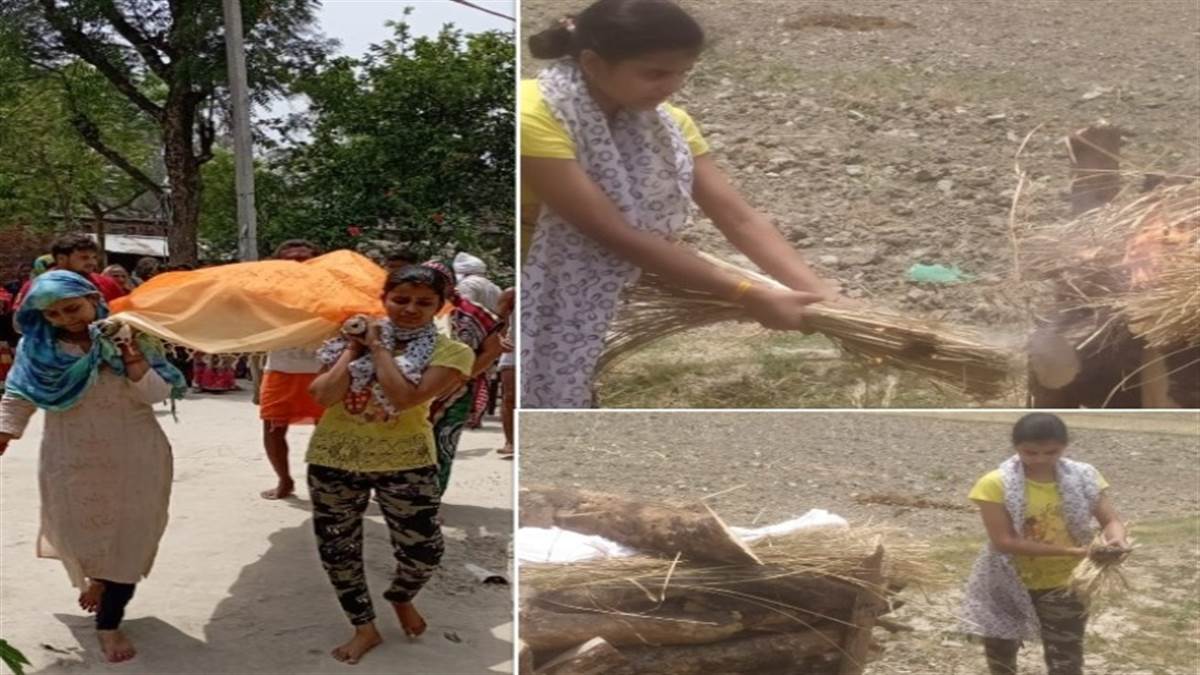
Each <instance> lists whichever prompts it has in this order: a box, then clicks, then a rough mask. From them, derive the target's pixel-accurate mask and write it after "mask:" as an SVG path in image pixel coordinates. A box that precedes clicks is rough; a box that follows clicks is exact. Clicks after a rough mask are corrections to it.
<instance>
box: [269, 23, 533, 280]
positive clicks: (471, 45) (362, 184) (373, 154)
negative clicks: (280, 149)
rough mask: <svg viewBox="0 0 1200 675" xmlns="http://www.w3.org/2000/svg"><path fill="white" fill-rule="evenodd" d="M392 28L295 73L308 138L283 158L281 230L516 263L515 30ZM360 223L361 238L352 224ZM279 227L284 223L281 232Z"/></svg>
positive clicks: (342, 242) (337, 241)
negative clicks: (365, 50)
mask: <svg viewBox="0 0 1200 675" xmlns="http://www.w3.org/2000/svg"><path fill="white" fill-rule="evenodd" d="M392 27H393V28H394V30H395V37H394V38H393V39H391V40H388V41H386V42H384V43H383V44H381V45H375V46H373V47H372V49H371V51H370V53H369V54H368V56H367V57H366V58H365V59H363V60H361V61H356V60H353V59H339V60H337V61H335V62H333V63H331V64H330V65H329V67H327V68H325V69H323V70H321V71H320V72H319V73H316V74H314V75H313V76H312V77H309V78H306V79H304V80H302V81H301V82H300V83H298V88H299V91H300V92H301V93H304V94H306V95H307V96H308V97H309V98H310V100H311V111H310V116H309V118H308V119H307V120H306V123H305V124H304V125H302V126H300V127H298V128H293V129H291V131H293V132H297V131H300V132H304V133H305V134H306V135H307V141H306V142H304V143H302V144H300V145H298V146H296V147H295V148H294V149H293V150H292V151H291V152H290V153H288V155H287V156H286V158H285V159H284V161H283V162H282V163H281V169H282V170H283V171H284V172H285V175H287V176H289V180H290V181H291V182H292V186H293V193H294V194H295V195H296V199H295V200H294V201H293V202H291V203H290V204H289V207H290V208H288V209H287V210H286V212H284V213H281V214H280V216H281V217H285V218H286V219H287V220H288V226H287V227H286V228H284V229H286V230H287V231H288V232H289V233H293V234H302V233H303V234H306V235H307V236H310V237H311V238H315V239H319V240H321V241H322V242H323V243H324V244H326V245H328V246H352V245H354V244H355V243H356V240H363V239H367V240H389V241H395V242H400V243H403V244H404V245H405V246H406V247H408V248H410V249H411V250H414V251H415V252H416V253H418V255H421V256H434V255H445V254H446V253H447V252H450V250H451V249H456V250H469V251H472V252H474V253H477V254H482V255H483V257H485V259H488V261H489V262H490V263H492V267H493V269H495V268H496V267H497V265H496V263H497V262H499V261H504V265H503V267H506V268H507V267H511V261H512V255H513V232H514V210H515V208H514V180H513V178H514V174H515V169H516V156H515V152H516V149H515V129H514V111H515V105H514V89H515V80H514V72H515V71H514V62H513V61H514V58H515V51H514V46H513V37H512V35H511V34H506V33H500V32H488V33H480V34H474V35H464V34H463V33H462V32H461V31H456V30H453V29H451V28H446V29H445V30H443V31H442V33H441V34H439V35H438V36H436V37H434V38H416V39H414V38H412V37H411V36H410V35H409V33H408V29H407V27H406V26H405V25H404V24H392ZM349 228H357V229H356V230H353V231H356V232H357V231H361V234H360V235H359V236H357V237H355V236H353V235H352V234H351V230H350V229H349ZM281 233H282V232H281Z"/></svg>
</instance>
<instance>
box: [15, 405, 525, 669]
mask: <svg viewBox="0 0 1200 675" xmlns="http://www.w3.org/2000/svg"><path fill="white" fill-rule="evenodd" d="M159 423H160V424H161V425H162V426H163V429H164V430H165V431H166V432H167V435H168V436H169V437H170V439H171V443H172V446H173V448H174V454H175V482H174V485H173V488H172V497H171V520H170V523H169V525H168V526H167V531H166V534H165V536H164V537H163V540H162V543H161V545H160V548H159V553H158V559H157V560H156V561H155V565H154V569H153V571H152V572H151V574H150V576H149V577H148V578H147V579H146V580H144V581H143V582H142V583H141V584H139V586H138V588H137V593H136V596H135V597H134V599H133V601H132V603H131V604H130V607H129V612H128V614H127V615H126V621H125V623H124V624H123V627H124V629H125V630H126V632H127V634H128V635H129V636H130V638H131V639H132V640H133V641H134V643H135V644H136V646H137V648H138V650H139V654H138V656H137V657H136V658H135V659H134V660H133V661H131V662H129V663H123V664H115V665H110V664H106V663H104V662H103V659H102V656H101V655H100V653H99V649H98V646H97V643H96V638H95V633H94V629H93V624H92V619H91V617H90V616H88V615H85V614H84V613H83V611H82V610H80V609H79V608H78V606H76V603H75V600H76V596H77V595H78V592H77V591H75V590H74V589H73V588H72V587H71V585H70V583H69V581H68V580H67V575H66V573H65V572H64V571H63V569H62V565H61V564H60V563H59V562H58V561H56V560H40V559H38V558H37V557H36V556H35V553H34V545H35V542H36V538H37V530H38V488H37V462H38V444H39V443H40V436H41V429H42V419H41V415H40V414H39V415H38V416H37V417H36V418H35V419H34V420H33V421H32V423H31V424H30V427H29V431H28V432H27V435H26V437H25V438H23V439H21V440H19V441H14V442H13V443H12V444H10V445H9V449H8V451H7V452H6V453H5V455H4V457H3V458H0V487H2V492H0V532H2V533H3V541H2V544H0V546H2V547H0V608H2V611H0V637H3V638H4V639H6V640H8V642H9V643H10V644H12V645H13V646H15V647H16V648H18V649H20V650H21V651H22V652H24V654H25V655H26V657H28V658H29V660H30V661H32V663H33V665H32V667H30V668H29V669H28V670H27V671H26V672H30V673H80V674H82V673H126V674H129V675H132V674H135V673H136V674H139V675H167V674H173V675H184V674H188V675H191V674H195V675H201V674H203V675H209V674H214V673H229V674H233V673H239V674H240V673H261V674H268V673H270V674H275V673H341V672H346V673H380V674H382V673H395V672H396V669H397V664H404V665H403V670H404V672H408V673H419V674H423V675H425V674H427V675H459V674H463V673H480V674H483V673H511V672H512V671H513V667H512V660H511V657H512V593H511V588H509V587H507V586H499V585H483V584H481V583H479V582H478V581H477V580H476V579H475V577H474V576H473V575H472V574H471V573H470V572H469V571H468V570H467V568H466V564H468V563H472V564H475V565H478V566H481V567H483V568H486V569H489V570H494V571H497V572H499V573H501V574H504V575H507V576H509V578H511V569H510V568H511V556H510V542H511V533H512V478H511V476H512V463H511V462H506V461H504V460H501V459H499V458H498V457H497V456H496V453H495V452H494V450H495V448H497V447H499V446H500V445H502V444H503V438H502V435H501V433H500V429H499V423H498V421H497V420H496V419H494V418H489V419H488V420H487V421H486V423H485V426H484V428H483V429H482V430H479V431H468V432H467V433H465V434H464V436H463V440H462V445H461V446H460V450H459V455H458V459H457V461H456V463H455V468H454V474H453V477H452V481H451V485H450V490H449V491H448V492H447V494H446V499H445V501H444V503H443V507H442V512H441V515H442V520H443V533H444V535H445V537H446V554H445V557H444V559H443V561H442V566H441V568H440V569H439V570H438V572H437V574H436V575H435V577H434V578H433V580H432V581H431V582H430V583H429V585H428V586H426V588H425V590H424V591H423V592H422V593H421V595H420V596H419V597H418V598H417V605H418V607H419V608H420V609H421V611H422V612H424V614H425V616H426V618H427V620H428V621H429V624H430V625H429V632H428V633H426V635H425V636H424V637H422V638H421V639H419V640H415V641H410V640H408V639H406V638H405V637H404V634H403V633H402V632H401V631H400V629H399V626H398V625H396V621H395V617H394V616H389V608H388V607H387V604H386V602H385V601H384V600H383V599H382V597H381V596H380V594H381V593H382V592H383V590H384V589H386V587H387V583H388V579H389V578H390V575H391V571H392V569H393V567H394V560H393V558H392V553H391V546H390V544H389V543H388V535H387V529H386V527H385V526H384V523H383V518H382V516H381V515H380V513H379V509H378V507H377V506H376V505H374V504H372V505H371V507H370V509H369V510H368V512H367V522H366V546H365V549H366V553H365V557H366V566H367V575H368V579H369V581H370V584H371V591H372V598H373V600H374V602H375V608H376V611H377V612H378V613H379V624H378V625H379V626H380V631H381V632H382V633H383V637H384V644H383V645H382V646H380V647H378V648H376V650H375V651H373V652H371V653H370V654H368V655H367V656H366V657H365V658H364V659H363V660H362V662H361V663H359V664H358V665H356V666H347V665H344V664H340V663H338V662H336V661H334V660H333V658H332V657H331V656H329V650H330V649H331V648H332V647H334V646H335V645H337V644H339V643H340V642H341V641H343V640H345V639H346V638H348V637H349V635H350V633H351V628H350V625H349V623H348V622H347V621H346V619H345V616H344V615H343V614H342V612H341V609H340V607H339V606H338V604H337V600H336V597H335V595H334V593H333V589H332V587H330V586H329V581H328V579H327V578H326V576H325V573H324V571H323V570H322V569H321V563H320V561H319V560H318V558H317V551H316V545H315V543H314V540H313V534H312V522H311V516H310V512H311V505H310V503H309V500H308V493H307V489H306V488H305V487H304V486H303V475H304V473H303V472H304V468H305V465H304V464H303V462H302V458H303V449H304V447H305V446H306V445H307V442H308V438H309V436H310V435H311V430H312V428H311V427H297V428H295V429H293V430H292V431H291V432H290V434H289V441H290V444H291V447H292V452H291V457H292V474H293V476H294V477H296V478H297V483H298V492H299V495H298V497H297V498H293V499H289V500H286V501H284V502H267V501H264V500H262V499H261V498H259V496H258V493H259V491H260V490H263V489H265V488H267V487H270V486H271V485H273V481H274V478H273V474H272V473H271V469H270V466H269V465H268V464H267V462H266V457H265V455H264V453H263V450H262V441H261V423H260V422H259V421H258V409H257V408H256V407H255V406H254V405H252V404H251V403H250V401H249V394H248V393H247V392H244V391H243V392H236V393H229V394H222V395H189V399H188V400H185V401H182V402H180V403H179V421H178V423H176V422H174V421H172V420H171V416H170V413H169V412H168V411H167V410H166V409H165V408H163V407H161V406H160V414H159Z"/></svg>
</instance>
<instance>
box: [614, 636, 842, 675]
mask: <svg viewBox="0 0 1200 675" xmlns="http://www.w3.org/2000/svg"><path fill="white" fill-rule="evenodd" d="M841 638H842V631H841V630H839V629H838V628H834V627H822V628H819V629H817V630H811V631H807V632H803V633H781V634H779V635H764V636H761V637H752V638H746V639H744V640H726V641H724V642H717V643H714V644H707V645H688V646H682V647H638V648H630V649H626V650H623V652H622V653H624V654H625V656H626V657H628V658H629V660H630V661H631V662H632V663H633V665H634V666H635V667H636V668H637V673H638V675H659V674H661V675H711V674H712V673H747V674H750V673H759V672H762V671H763V670H767V669H771V668H780V667H785V666H789V665H791V666H798V665H799V664H800V663H801V662H803V661H805V660H808V659H811V658H812V657H815V656H820V655H823V654H829V653H830V652H837V651H838V643H839V642H840V641H841ZM795 672H808V671H806V670H797V671H795Z"/></svg>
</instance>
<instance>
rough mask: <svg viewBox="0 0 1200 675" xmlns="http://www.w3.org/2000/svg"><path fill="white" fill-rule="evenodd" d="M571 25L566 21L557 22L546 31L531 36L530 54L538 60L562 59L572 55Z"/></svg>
mask: <svg viewBox="0 0 1200 675" xmlns="http://www.w3.org/2000/svg"><path fill="white" fill-rule="evenodd" d="M573 38H574V36H573V35H572V31H571V25H570V24H569V23H567V22H566V21H555V22H554V25H553V26H551V27H549V28H547V29H546V30H544V31H542V32H540V33H535V34H534V35H531V36H529V53H531V54H533V56H534V58H538V59H560V58H562V57H564V56H567V55H568V54H570V53H571V42H572V40H573Z"/></svg>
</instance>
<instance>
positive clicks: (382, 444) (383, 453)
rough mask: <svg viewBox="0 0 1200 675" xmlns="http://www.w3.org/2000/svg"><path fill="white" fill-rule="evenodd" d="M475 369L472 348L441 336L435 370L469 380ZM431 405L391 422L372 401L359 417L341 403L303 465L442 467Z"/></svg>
mask: <svg viewBox="0 0 1200 675" xmlns="http://www.w3.org/2000/svg"><path fill="white" fill-rule="evenodd" d="M474 364H475V352H473V351H471V348H470V347H468V346H466V345H465V344H463V343H461V342H456V341H454V340H451V339H450V338H448V337H446V336H444V335H441V334H440V333H439V334H438V336H437V340H436V341H435V342H434V347H433V357H432V358H431V359H430V361H429V366H430V367H431V368H432V367H433V366H441V367H443V368H453V369H454V370H457V371H459V372H460V373H462V374H463V375H469V374H470V373H471V367H472V366H473V365H474ZM430 403H431V402H430V401H426V402H425V403H423V404H421V405H419V406H416V407H414V408H408V409H406V410H401V411H400V412H399V414H397V415H396V416H395V417H392V418H390V419H389V418H387V415H386V413H385V412H384V411H383V409H381V408H380V407H379V404H378V403H376V402H375V401H374V400H373V399H372V400H371V401H370V402H369V403H368V404H367V407H366V410H364V411H363V412H362V413H361V414H358V415H352V414H350V413H349V412H347V411H346V408H345V406H344V404H343V403H342V402H341V401H339V402H338V403H336V404H334V405H333V407H331V408H328V409H326V410H325V414H324V415H323V416H322V417H321V421H320V422H318V423H317V428H316V430H315V431H313V435H312V440H311V441H309V443H308V454H307V455H306V456H305V458H304V461H306V462H308V463H309V464H317V465H319V466H329V467H333V468H335V469H342V470H344V471H407V470H409V469H418V468H421V467H424V466H430V465H433V464H437V450H436V446H435V445H434V440H433V425H432V424H430V423H429V404H430Z"/></svg>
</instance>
